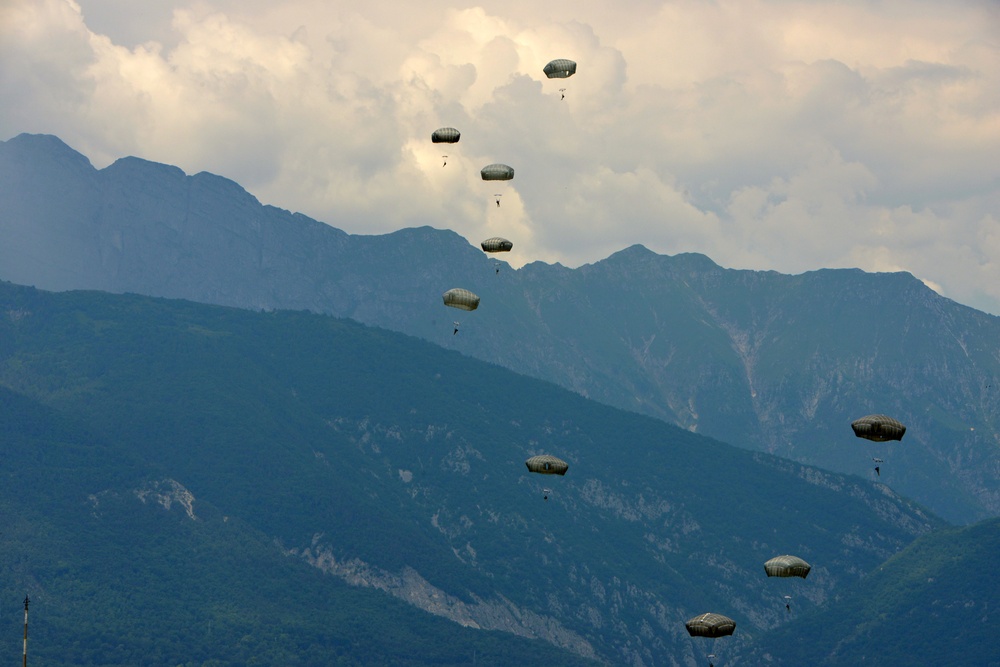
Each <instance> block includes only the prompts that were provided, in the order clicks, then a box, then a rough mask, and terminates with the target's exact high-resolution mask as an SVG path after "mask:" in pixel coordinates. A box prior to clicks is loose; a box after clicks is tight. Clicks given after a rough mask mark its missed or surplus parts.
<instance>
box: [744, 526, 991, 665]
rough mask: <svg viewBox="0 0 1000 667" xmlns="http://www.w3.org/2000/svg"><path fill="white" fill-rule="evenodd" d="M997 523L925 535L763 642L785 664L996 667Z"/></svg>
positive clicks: (766, 653) (760, 652)
mask: <svg viewBox="0 0 1000 667" xmlns="http://www.w3.org/2000/svg"><path fill="white" fill-rule="evenodd" d="M997 554H1000V519H991V520H989V521H984V522H982V523H978V524H975V525H972V526H968V527H963V528H947V529H942V530H938V531H935V532H934V533H931V534H929V535H926V536H924V537H922V538H920V539H919V540H917V541H916V542H914V543H913V544H912V545H910V546H909V547H907V548H906V549H905V550H904V551H903V552H901V553H899V554H898V555H896V556H894V557H893V558H891V559H889V560H888V561H886V563H885V564H884V565H882V566H880V567H879V568H877V569H876V570H875V571H873V572H872V573H871V574H870V575H868V576H867V577H865V578H864V579H863V580H862V581H861V582H859V583H858V584H856V585H854V586H852V587H850V588H849V589H848V590H845V591H844V592H843V593H842V594H841V595H839V596H838V597H837V599H836V600H834V601H831V602H830V603H829V604H827V605H825V606H823V607H820V608H817V609H815V610H813V611H812V612H810V613H808V614H805V615H803V617H802V618H801V619H800V620H797V621H796V622H794V623H791V624H789V625H788V626H786V627H785V628H783V629H781V630H779V631H775V632H774V633H773V634H771V635H768V636H766V637H764V638H763V640H762V642H761V646H760V647H758V648H757V650H756V651H754V654H753V656H754V657H753V658H751V662H752V661H753V660H755V659H760V660H762V661H763V660H764V659H767V660H768V661H769V662H773V663H774V664H782V665H801V664H812V665H862V664H875V665H889V664H891V665H983V666H984V667H985V666H987V665H1000V643H998V642H997V641H996V626H995V623H996V621H997V615H998V614H997V600H998V599H1000V597H998V593H1000V572H998V570H997Z"/></svg>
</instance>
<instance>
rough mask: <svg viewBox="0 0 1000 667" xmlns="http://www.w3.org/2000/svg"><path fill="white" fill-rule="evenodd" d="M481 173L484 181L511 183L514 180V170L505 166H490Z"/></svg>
mask: <svg viewBox="0 0 1000 667" xmlns="http://www.w3.org/2000/svg"><path fill="white" fill-rule="evenodd" d="M479 173H480V174H482V176H483V180H484V181H509V180H510V179H512V178H514V170H513V169H512V168H510V167H508V166H507V165H505V164H488V165H486V166H485V167H483V168H482V171H480V172H479Z"/></svg>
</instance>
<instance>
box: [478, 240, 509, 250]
mask: <svg viewBox="0 0 1000 667" xmlns="http://www.w3.org/2000/svg"><path fill="white" fill-rule="evenodd" d="M479 245H481V246H483V250H485V251H486V252H509V251H510V249H511V248H513V247H514V244H513V243H511V242H510V241H508V240H507V239H504V238H500V237H499V236H494V237H493V238H491V239H486V240H485V241H483V242H482V243H480V244H479Z"/></svg>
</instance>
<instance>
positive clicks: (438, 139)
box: [431, 127, 462, 144]
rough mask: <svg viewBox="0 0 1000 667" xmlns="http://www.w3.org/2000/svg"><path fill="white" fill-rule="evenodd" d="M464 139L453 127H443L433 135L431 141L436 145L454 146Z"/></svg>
mask: <svg viewBox="0 0 1000 667" xmlns="http://www.w3.org/2000/svg"><path fill="white" fill-rule="evenodd" d="M461 137H462V133H461V132H459V131H458V130H456V129H455V128H453V127H442V128H439V129H437V130H434V132H432V133H431V141H433V142H434V143H436V144H453V143H455V142H456V141H458V140H459V139H460V138H461Z"/></svg>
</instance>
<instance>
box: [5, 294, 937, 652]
mask: <svg viewBox="0 0 1000 667" xmlns="http://www.w3.org/2000/svg"><path fill="white" fill-rule="evenodd" d="M0 433H2V434H3V438H2V440H0V479H2V485H0V508H2V512H0V521H2V522H3V523H2V525H0V545H2V548H0V595H2V597H3V599H7V600H11V599H13V600H20V599H21V596H22V595H23V594H24V592H27V593H28V594H30V595H31V597H32V599H33V600H35V606H34V607H33V611H32V613H33V614H34V615H35V616H33V618H36V619H37V623H35V624H34V625H33V626H32V627H33V628H36V630H35V631H34V634H33V635H32V637H33V643H32V646H33V647H34V648H33V650H34V651H36V654H37V655H39V656H41V657H42V658H44V663H45V664H50V665H69V664H73V665H98V664H100V665H110V664H115V665H125V664H128V665H135V664H141V662H144V663H145V664H186V665H216V666H218V665H251V664H302V665H307V664H308V665H329V664H470V663H474V662H475V660H477V659H478V657H479V656H481V657H482V661H483V662H490V663H492V664H525V665H527V664H538V665H550V664H576V663H577V662H579V661H580V660H582V659H586V658H596V659H598V660H600V661H603V662H606V663H611V664H622V665H624V664H628V665H696V664H701V663H702V662H703V659H704V655H705V654H706V653H707V652H708V650H709V646H708V645H707V644H706V643H705V642H703V641H701V640H692V639H691V638H689V637H688V636H687V633H686V632H685V631H684V626H683V622H684V620H686V619H687V618H689V617H690V616H693V615H694V614H697V613H702V612H705V611H721V612H724V613H727V615H730V616H731V617H733V618H734V619H736V620H737V622H738V624H739V627H738V631H737V633H736V634H735V635H734V636H733V637H732V638H730V639H727V640H725V641H719V642H717V644H716V646H715V647H714V649H713V650H714V651H715V652H716V653H717V654H720V655H723V656H726V663H725V664H739V660H740V656H741V655H742V654H744V653H745V652H747V651H750V650H751V649H752V648H753V646H754V645H755V643H756V642H758V641H759V640H760V639H761V638H762V637H764V636H765V635H766V633H767V631H768V630H769V629H773V628H777V627H781V626H782V625H783V624H785V623H789V622H790V620H791V618H790V617H789V615H788V614H786V612H785V610H784V608H783V606H782V604H781V602H780V593H781V592H782V591H783V590H784V589H783V586H784V584H785V583H787V582H786V581H784V580H783V581H775V580H771V579H768V578H767V577H766V576H764V573H763V567H762V564H763V562H764V561H765V560H766V559H768V558H770V557H772V556H774V555H776V554H779V553H786V552H790V553H796V554H798V555H800V556H802V557H804V558H806V559H807V560H809V561H810V562H811V563H812V564H813V572H812V573H811V575H810V578H809V580H808V582H807V583H808V585H807V586H803V587H800V588H801V591H800V592H797V593H796V609H797V610H799V609H801V610H802V612H803V613H805V612H807V611H808V610H810V609H812V608H814V607H816V605H819V604H822V603H823V602H824V601H825V600H828V599H831V598H832V597H834V596H835V595H836V594H837V591H839V590H840V589H842V588H844V587H849V586H851V585H852V584H853V582H856V581H858V580H859V578H860V577H862V576H863V575H864V574H865V573H866V572H869V571H872V570H873V569H875V568H876V567H877V566H878V565H879V564H880V563H882V562H883V561H885V560H886V559H887V558H889V557H891V556H892V555H894V554H895V553H897V552H899V551H900V550H901V549H903V548H904V547H905V546H906V545H907V544H909V543H911V542H912V541H913V539H914V538H916V537H918V536H920V535H923V534H926V533H927V532H928V531H931V530H933V529H936V528H940V527H942V524H941V522H940V521H939V520H938V519H936V518H934V517H933V516H931V515H929V514H927V513H926V512H924V511H923V510H921V509H920V508H919V507H918V506H916V505H914V504H913V503H911V502H909V501H907V500H905V499H903V498H901V497H899V496H898V495H896V494H895V493H894V492H893V491H892V490H890V489H889V488H888V487H886V486H884V485H880V484H877V483H874V482H871V481H868V480H863V479H859V478H853V477H849V476H844V475H840V474H832V473H827V472H824V471H821V470H818V469H816V468H812V467H808V466H803V465H801V464H798V463H793V462H790V461H787V460H782V459H779V458H776V457H774V456H771V455H769V454H766V453H760V452H751V451H748V450H746V449H740V448H736V447H733V446H730V445H727V444H724V443H721V442H718V441H714V440H711V439H709V438H706V437H704V436H700V435H697V434H694V433H691V432H690V431H687V430H683V429H680V428H677V427H675V426H672V425H669V424H667V423H665V422H663V421H660V420H656V419H652V418H649V417H646V416H642V415H638V414H635V413H632V412H627V411H622V410H619V409H616V408H612V407H609V406H605V405H602V404H599V403H595V402H593V401H590V400H587V399H585V398H583V397H581V396H579V395H578V394H575V393H572V392H569V391H567V390H565V389H561V388H558V387H556V386H555V385H552V384H550V383H546V382H543V381H539V380H535V379H531V378H527V377H524V376H520V375H517V374H515V373H512V372H510V371H508V370H505V369H503V368H500V367H497V366H495V365H491V364H488V363H485V362H482V361H478V360H475V359H471V358H469V357H465V356H463V355H460V354H457V353H456V352H454V351H448V350H444V349H442V348H440V347H439V346H435V345H432V344H430V343H427V342H424V341H421V340H419V339H416V338H413V337H409V336H404V335H401V334H398V333H394V332H389V331H385V330H379V329H373V328H368V327H366V326H364V325H361V324H358V323H356V322H352V321H350V320H343V319H334V318H330V317H327V316H320V315H314V314H309V313H305V312H288V311H278V312H271V313H256V312H252V311H248V310H240V309H233V308H223V307H218V306H207V305H199V304H195V303H190V302H182V301H167V300H164V299H153V298H149V297H140V296H134V295H125V296H121V295H111V294H107V293H97V292H65V293H55V294H54V293H47V292H41V291H38V290H35V289H32V288H25V287H17V286H13V285H10V284H6V283H4V284H0ZM543 452H544V453H554V454H557V455H558V456H560V457H561V458H563V459H565V460H566V461H568V462H569V464H570V470H569V472H568V474H566V476H565V477H557V478H554V479H553V478H550V477H545V476H541V475H537V474H529V473H528V472H527V470H526V469H525V466H524V460H525V459H526V458H527V457H528V456H530V455H534V454H538V453H543ZM546 487H548V488H549V489H550V491H549V493H548V495H549V496H550V499H549V500H543V490H544V489H545V488H546ZM803 583H806V582H803ZM345 584H350V586H347V585H345ZM5 609H6V610H9V609H10V605H8V606H6V607H5ZM6 610H5V611H3V613H2V616H0V628H6V630H4V634H5V635H6V636H10V633H12V632H13V638H14V639H19V637H20V634H19V624H18V618H19V615H18V614H17V611H16V609H15V610H10V611H6ZM426 612H430V613H429V614H428V613H426ZM12 616H13V617H14V618H13V619H12V618H11V617H12ZM442 619H450V620H451V621H454V623H449V624H442V623H441V621H442ZM460 626H465V628H462V627H460ZM485 631H491V632H485ZM492 631H496V632H492ZM498 633H503V634H498ZM530 640H543V641H544V644H542V645H541V648H539V649H537V653H531V652H532V651H535V650H536V649H535V648H533V647H534V646H535V645H536V644H537V642H535V643H532V642H531V641H530ZM5 641H7V640H5ZM12 642H13V640H10V641H9V642H8V643H6V644H3V645H5V646H8V648H7V649H3V650H5V651H10V652H14V651H15V650H16V649H17V647H18V646H19V645H18V644H13V645H12ZM407 647H409V652H407ZM542 649H544V650H542ZM178 651H185V652H190V655H189V656H188V655H187V654H185V655H183V656H178ZM14 654H15V655H16V654H17V653H14ZM528 654H530V655H528ZM403 655H405V656H406V660H402V659H401V658H400V656H403ZM470 655H471V656H472V657H471V658H470ZM140 657H141V658H142V661H141V662H140V660H139V658H140ZM338 660H339V661H340V662H337V661H338ZM407 661H408V662H407ZM744 664H748V663H745V662H744ZM896 664H901V663H896Z"/></svg>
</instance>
